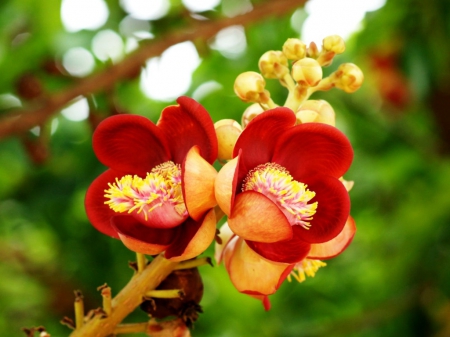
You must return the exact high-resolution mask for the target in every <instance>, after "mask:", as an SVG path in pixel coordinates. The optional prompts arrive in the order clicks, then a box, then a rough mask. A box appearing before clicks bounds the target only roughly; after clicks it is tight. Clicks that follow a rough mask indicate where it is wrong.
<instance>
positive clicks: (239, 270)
mask: <svg viewBox="0 0 450 337" xmlns="http://www.w3.org/2000/svg"><path fill="white" fill-rule="evenodd" d="M232 240H233V241H234V242H233V244H231V245H230V244H229V245H227V247H226V248H225V252H224V263H225V267H226V269H227V271H228V274H229V275H230V279H231V282H232V283H233V285H234V286H235V287H236V289H237V290H238V291H240V292H242V293H246V294H251V295H256V294H261V295H270V294H273V293H275V292H276V291H277V289H278V288H279V286H280V285H281V283H282V282H283V281H284V279H285V278H286V276H287V274H288V273H289V272H290V271H291V270H292V266H291V265H289V264H286V263H276V262H272V261H269V260H266V259H265V258H263V257H262V256H260V255H258V254H257V253H255V252H254V251H253V250H252V249H250V247H249V246H248V245H247V244H246V243H245V240H244V239H242V238H239V237H235V238H233V239H232ZM230 243H231V242H230ZM287 271H288V272H287Z"/></svg>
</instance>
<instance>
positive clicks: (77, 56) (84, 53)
mask: <svg viewBox="0 0 450 337" xmlns="http://www.w3.org/2000/svg"><path fill="white" fill-rule="evenodd" d="M62 64H63V67H64V68H65V69H66V70H67V72H68V73H69V74H70V75H72V76H77V77H83V76H86V75H88V74H90V73H91V72H92V70H93V69H94V67H95V60H94V57H93V56H92V54H91V53H90V52H89V51H88V50H87V49H85V48H83V47H75V48H71V49H69V50H68V51H67V52H65V53H64V55H63V58H62Z"/></svg>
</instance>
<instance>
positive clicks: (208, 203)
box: [182, 146, 217, 221]
mask: <svg viewBox="0 0 450 337" xmlns="http://www.w3.org/2000/svg"><path fill="white" fill-rule="evenodd" d="M182 174H183V194H184V202H185V204H186V208H187V210H188V212H189V215H190V216H191V218H193V219H194V220H196V221H199V220H200V219H201V217H202V215H203V214H204V213H205V212H206V211H207V210H209V209H211V208H213V207H214V206H216V205H217V202H216V198H215V196H214V182H215V180H216V176H217V171H216V170H215V168H214V167H213V166H212V165H211V164H210V163H208V162H207V161H206V160H205V159H203V157H202V156H201V155H200V149H199V147H198V146H193V147H192V148H191V149H190V150H189V152H188V153H187V155H186V159H185V161H184V164H183V173H182Z"/></svg>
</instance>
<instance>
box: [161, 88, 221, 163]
mask: <svg viewBox="0 0 450 337" xmlns="http://www.w3.org/2000/svg"><path fill="white" fill-rule="evenodd" d="M177 102H178V104H179V105H172V106H168V107H167V108H165V109H164V110H163V112H162V113H161V118H160V119H159V121H158V123H157V125H158V127H159V128H160V129H161V130H162V132H163V133H164V135H165V137H166V139H167V140H170V142H169V146H170V153H171V154H172V158H173V160H174V162H175V163H182V162H183V160H184V157H185V156H186V154H187V152H188V151H189V149H190V148H191V147H192V146H194V145H197V146H198V147H199V148H200V154H201V156H202V157H203V158H205V160H206V161H207V162H209V163H210V164H212V163H214V161H215V160H216V158H217V136H216V132H215V130H214V123H213V121H212V119H211V117H210V116H209V114H208V112H207V111H206V110H205V108H204V107H203V106H201V105H200V103H198V102H196V101H195V100H193V99H192V98H189V97H180V98H178V99H177Z"/></svg>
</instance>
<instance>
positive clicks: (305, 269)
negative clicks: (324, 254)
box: [288, 259, 327, 283]
mask: <svg viewBox="0 0 450 337" xmlns="http://www.w3.org/2000/svg"><path fill="white" fill-rule="evenodd" d="M326 265H327V264H326V263H325V262H322V261H320V260H311V259H303V260H301V261H300V262H299V263H297V264H296V265H295V267H294V269H292V271H291V274H290V275H289V276H291V275H292V276H293V277H294V278H295V279H296V280H297V281H298V282H300V283H301V282H303V281H304V280H306V276H309V277H314V276H316V273H317V271H318V270H319V268H321V267H325V266H326ZM289 276H288V280H289V281H290V277H289Z"/></svg>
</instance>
